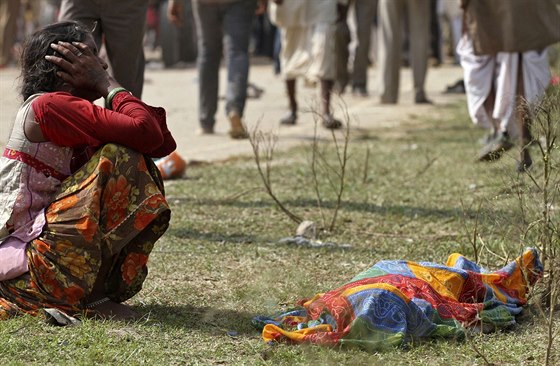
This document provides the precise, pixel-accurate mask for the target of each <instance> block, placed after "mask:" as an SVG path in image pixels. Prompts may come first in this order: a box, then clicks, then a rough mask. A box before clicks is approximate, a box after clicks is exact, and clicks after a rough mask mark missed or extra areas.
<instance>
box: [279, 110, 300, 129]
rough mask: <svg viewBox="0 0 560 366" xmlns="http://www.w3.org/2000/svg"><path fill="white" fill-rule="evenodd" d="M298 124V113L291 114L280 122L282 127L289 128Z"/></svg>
mask: <svg viewBox="0 0 560 366" xmlns="http://www.w3.org/2000/svg"><path fill="white" fill-rule="evenodd" d="M296 122H297V113H296V112H291V113H290V114H288V115H287V116H286V117H284V118H282V119H281V120H280V124H281V125H287V126H293V125H295V124H296Z"/></svg>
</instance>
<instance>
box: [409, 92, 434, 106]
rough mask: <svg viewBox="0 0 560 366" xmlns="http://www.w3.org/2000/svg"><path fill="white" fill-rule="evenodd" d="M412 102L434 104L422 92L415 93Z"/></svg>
mask: <svg viewBox="0 0 560 366" xmlns="http://www.w3.org/2000/svg"><path fill="white" fill-rule="evenodd" d="M414 103H416V104H434V103H433V102H432V101H431V100H429V99H428V98H427V97H426V94H424V92H418V93H416V96H415V97H414Z"/></svg>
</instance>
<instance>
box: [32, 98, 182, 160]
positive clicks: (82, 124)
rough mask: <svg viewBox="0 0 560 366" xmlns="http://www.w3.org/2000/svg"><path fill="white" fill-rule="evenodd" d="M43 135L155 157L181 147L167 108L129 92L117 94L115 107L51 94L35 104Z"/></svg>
mask: <svg viewBox="0 0 560 366" xmlns="http://www.w3.org/2000/svg"><path fill="white" fill-rule="evenodd" d="M32 108H33V111H34V112H35V120H36V121H37V122H38V123H39V125H40V127H41V131H42V132H43V136H44V137H45V138H46V139H47V140H48V141H51V142H53V143H55V144H57V145H59V146H67V147H72V148H84V147H94V148H95V147H99V146H101V145H103V144H105V143H116V144H119V145H123V146H126V147H129V148H131V149H133V150H136V151H138V152H140V153H143V154H146V155H148V156H150V157H153V158H159V157H163V156H166V155H168V154H170V153H171V152H173V151H174V150H175V148H176V147H177V145H176V143H175V140H174V139H173V136H171V133H170V132H169V130H168V128H167V123H166V117H165V110H164V109H163V108H156V107H151V106H149V105H147V104H145V103H144V102H142V101H141V100H140V99H138V98H136V97H134V96H132V95H130V94H129V93H126V92H120V93H117V94H116V95H115V96H114V98H113V102H112V108H113V110H109V109H106V108H102V107H99V106H97V105H95V104H93V103H91V102H89V101H87V100H85V99H82V98H77V97H75V96H72V95H71V94H69V93H65V92H55V93H47V94H43V95H41V96H40V97H38V98H37V99H36V100H35V101H33V104H32Z"/></svg>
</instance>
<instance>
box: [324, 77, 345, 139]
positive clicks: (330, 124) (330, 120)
mask: <svg viewBox="0 0 560 366" xmlns="http://www.w3.org/2000/svg"><path fill="white" fill-rule="evenodd" d="M333 85H334V82H333V80H321V103H322V109H323V126H324V127H325V128H329V129H333V130H334V129H338V128H340V127H342V123H341V122H340V121H339V120H337V119H335V118H334V117H333V115H332V113H331V95H332V90H333Z"/></svg>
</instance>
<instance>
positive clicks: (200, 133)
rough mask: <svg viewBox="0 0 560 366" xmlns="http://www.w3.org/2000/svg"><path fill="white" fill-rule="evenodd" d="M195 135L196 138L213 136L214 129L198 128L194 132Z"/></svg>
mask: <svg viewBox="0 0 560 366" xmlns="http://www.w3.org/2000/svg"><path fill="white" fill-rule="evenodd" d="M196 134H197V135H198V136H203V135H213V134H214V128H212V127H200V128H199V129H198V130H196Z"/></svg>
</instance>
